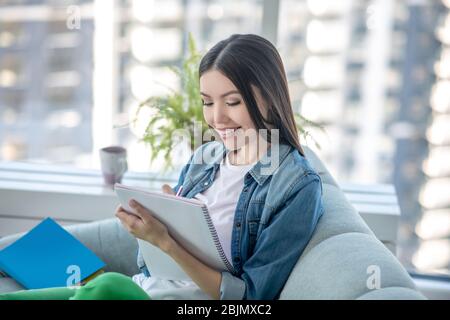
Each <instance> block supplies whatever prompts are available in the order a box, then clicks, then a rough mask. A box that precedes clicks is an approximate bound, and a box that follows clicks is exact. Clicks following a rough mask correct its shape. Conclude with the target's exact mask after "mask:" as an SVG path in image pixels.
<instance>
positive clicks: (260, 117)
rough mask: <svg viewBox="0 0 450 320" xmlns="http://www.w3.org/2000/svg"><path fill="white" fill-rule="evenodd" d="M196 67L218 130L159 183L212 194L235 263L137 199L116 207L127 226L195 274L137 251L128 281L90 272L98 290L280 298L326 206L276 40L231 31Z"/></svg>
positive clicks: (186, 193) (210, 202) (207, 112)
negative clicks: (217, 265)
mask: <svg viewBox="0 0 450 320" xmlns="http://www.w3.org/2000/svg"><path fill="white" fill-rule="evenodd" d="M199 76H200V79H199V80H200V91H201V92H200V94H201V96H202V99H203V113H204V118H205V120H206V122H207V123H208V125H209V127H210V128H211V129H212V130H214V131H215V132H216V133H217V135H218V136H219V137H220V139H219V141H211V142H208V143H205V144H204V145H202V146H201V147H199V148H198V149H197V150H196V151H195V152H194V154H193V156H192V157H191V159H190V161H189V162H188V163H187V164H186V165H185V166H184V168H183V170H182V172H181V175H180V178H179V181H178V184H177V185H176V186H175V187H174V188H170V187H169V186H167V185H165V186H164V187H163V191H164V192H168V193H174V192H178V191H179V190H180V188H182V190H181V196H183V197H188V198H192V197H195V198H198V199H200V200H202V201H203V202H205V203H206V205H207V206H208V209H209V211H210V214H211V218H212V221H213V223H214V225H215V228H216V230H217V232H218V235H219V240H220V242H221V244H222V246H223V247H224V250H225V254H226V256H227V257H228V258H229V261H231V262H232V264H233V267H234V269H235V273H233V274H231V273H229V272H219V271H217V270H214V269H212V268H210V267H209V266H207V265H206V264H204V263H203V262H202V261H200V260H198V259H197V258H196V257H194V256H193V255H191V254H190V253H189V252H188V251H187V250H185V249H184V248H183V243H177V242H176V241H175V240H174V239H173V238H172V237H171V235H170V234H169V232H168V230H167V228H166V226H165V225H163V224H162V223H161V222H159V221H158V220H157V219H156V218H154V217H153V216H152V212H150V211H148V210H147V209H145V208H144V207H142V206H141V205H140V204H139V203H136V202H134V203H130V205H131V207H132V208H133V209H134V210H135V213H137V214H138V217H136V216H133V215H129V214H128V213H127V212H125V210H124V209H123V208H122V207H118V209H117V211H116V216H117V217H118V218H119V219H120V221H121V222H122V224H123V225H124V227H125V228H126V229H127V230H128V231H129V232H130V233H132V234H133V235H134V236H135V237H137V238H140V239H143V240H145V241H148V242H150V243H152V244H153V245H155V246H157V247H159V248H160V249H161V250H163V251H164V252H165V253H167V254H168V255H170V256H171V257H172V258H173V259H174V260H175V261H176V262H177V263H178V264H179V265H180V267H181V268H182V269H183V270H184V271H185V272H186V273H187V274H188V275H189V276H190V277H191V279H192V281H169V280H162V279H157V278H154V277H151V274H150V272H151V270H150V272H149V270H147V268H146V266H145V264H144V263H143V261H142V258H141V257H140V256H139V257H138V265H139V267H140V269H141V271H142V272H141V273H140V274H137V275H135V276H134V277H133V278H132V281H131V280H130V278H126V277H125V276H121V275H118V274H115V273H106V274H104V275H101V276H98V277H97V278H96V279H94V280H92V281H91V282H89V283H88V285H89V286H90V287H91V290H93V289H92V288H96V290H95V292H96V293H97V295H96V296H95V298H107V295H104V294H102V292H115V294H116V298H117V296H121V297H123V298H125V299H127V294H128V297H130V296H132V297H135V298H142V297H144V298H147V297H148V296H149V297H150V298H153V299H171V298H175V299H178V298H179V299H209V298H213V299H276V298H278V296H279V294H280V292H281V290H282V289H283V286H284V284H285V282H286V280H287V279H288V277H289V274H290V273H291V271H292V269H293V268H294V266H295V264H296V262H297V260H298V259H299V257H300V255H301V254H302V252H303V249H304V248H305V246H306V245H307V243H308V242H309V240H310V238H311V236H312V234H313V232H314V229H315V227H316V225H317V222H318V220H319V219H320V217H321V215H322V213H323V206H322V201H321V195H322V185H321V180H320V177H319V176H318V174H317V173H316V172H315V171H314V170H313V168H312V167H311V166H310V164H309V163H308V161H307V160H306V158H305V156H304V153H303V150H302V147H301V145H300V142H299V137H298V134H297V129H296V126H295V121H294V114H293V110H292V106H291V102H290V97H289V92H288V84H287V80H286V74H285V71H284V67H283V63H282V60H281V58H280V55H279V53H278V52H277V50H276V48H275V47H274V46H273V45H272V44H271V43H270V42H269V41H267V40H265V39H264V38H262V37H260V36H257V35H251V34H246V35H239V34H235V35H232V36H231V37H229V38H228V39H225V40H223V41H220V42H219V43H217V44H216V45H215V46H214V47H213V48H212V49H210V50H209V51H208V52H207V54H206V55H205V56H204V57H203V59H202V60H201V63H200V69H199ZM255 132H256V134H255ZM204 155H208V159H209V161H204V159H205V157H204ZM119 279H120V281H121V282H122V284H121V285H117V284H116V283H117V282H118V280H119ZM124 283H125V284H126V285H124ZM136 284H137V285H136ZM88 285H86V286H88ZM48 290H51V289H48ZM83 290H84V287H81V289H78V290H77V291H78V292H81V295H82V296H83V297H84V298H90V295H89V294H86V293H85V292H84V291H83ZM44 291H45V290H44ZM41 292H42V291H41ZM47 292H48V291H47ZM144 293H145V294H144ZM78 294H79V295H80V293H78ZM11 296H12V297H11ZM41 296H42V295H41ZM0 297H1V296H0ZM9 298H14V294H12V295H10V296H9ZM72 298H73V296H72Z"/></svg>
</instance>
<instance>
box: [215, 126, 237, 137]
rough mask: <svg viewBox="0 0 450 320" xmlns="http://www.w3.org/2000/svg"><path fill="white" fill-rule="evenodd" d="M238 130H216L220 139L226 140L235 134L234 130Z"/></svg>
mask: <svg viewBox="0 0 450 320" xmlns="http://www.w3.org/2000/svg"><path fill="white" fill-rule="evenodd" d="M237 129H239V128H232V129H224V130H217V131H218V132H219V134H220V136H221V137H222V138H228V137H231V136H233V135H234V134H235V132H236V130H237Z"/></svg>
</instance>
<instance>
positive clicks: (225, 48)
mask: <svg viewBox="0 0 450 320" xmlns="http://www.w3.org/2000/svg"><path fill="white" fill-rule="evenodd" d="M212 69H215V70H218V71H220V72H221V73H222V74H223V75H225V76H226V77H227V78H228V79H230V81H231V82H232V83H233V84H234V85H235V86H236V88H237V89H238V90H239V92H240V93H241V95H242V97H243V99H244V102H245V104H246V105H247V108H248V111H249V113H250V117H251V119H252V120H253V123H254V125H255V127H256V129H257V130H259V129H266V130H267V132H268V142H269V143H270V142H271V136H270V128H269V127H268V126H267V125H266V123H267V124H270V125H271V126H272V127H273V129H279V139H280V142H281V143H286V144H289V145H291V146H292V147H294V148H295V149H297V150H298V151H299V152H300V154H301V155H304V152H303V149H302V147H301V145H300V140H299V137H298V131H297V127H296V124H295V119H294V112H293V110H292V105H291V99H290V96H289V89H288V83H287V78H286V73H285V71H284V66H283V62H282V60H281V57H280V54H279V53H278V51H277V49H276V48H275V47H274V45H273V44H272V43H270V41H268V40H266V39H264V38H263V37H260V36H258V35H255V34H233V35H232V36H230V37H229V38H227V39H225V40H222V41H220V42H219V43H217V44H216V45H215V46H214V47H212V48H211V49H210V50H209V51H208V52H207V53H206V54H205V56H203V58H202V60H201V62H200V68H199V77H201V76H202V74H204V73H205V72H207V71H209V70H212ZM252 85H253V86H255V87H257V88H258V89H259V91H260V92H261V95H262V98H263V99H264V100H265V101H266V103H267V105H268V113H267V119H264V118H263V115H262V114H261V112H260V110H259V108H258V105H257V103H256V99H255V96H254V93H253V90H252V87H251V86H252Z"/></svg>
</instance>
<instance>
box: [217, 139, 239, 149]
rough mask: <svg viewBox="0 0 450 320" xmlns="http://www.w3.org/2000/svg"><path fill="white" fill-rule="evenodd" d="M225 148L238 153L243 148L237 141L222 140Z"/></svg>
mask: <svg viewBox="0 0 450 320" xmlns="http://www.w3.org/2000/svg"><path fill="white" fill-rule="evenodd" d="M222 142H223V144H224V145H225V148H227V150H229V151H236V150H239V149H241V148H242V146H241V145H239V144H237V143H236V141H232V140H230V139H222Z"/></svg>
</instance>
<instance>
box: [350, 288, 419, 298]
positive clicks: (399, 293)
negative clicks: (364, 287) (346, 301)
mask: <svg viewBox="0 0 450 320" xmlns="http://www.w3.org/2000/svg"><path fill="white" fill-rule="evenodd" d="M358 300H426V298H425V297H424V296H423V295H422V294H421V293H419V292H417V291H416V290H412V289H409V288H401V287H392V288H382V289H379V290H372V291H370V292H368V293H366V294H364V295H362V296H360V297H358Z"/></svg>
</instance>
